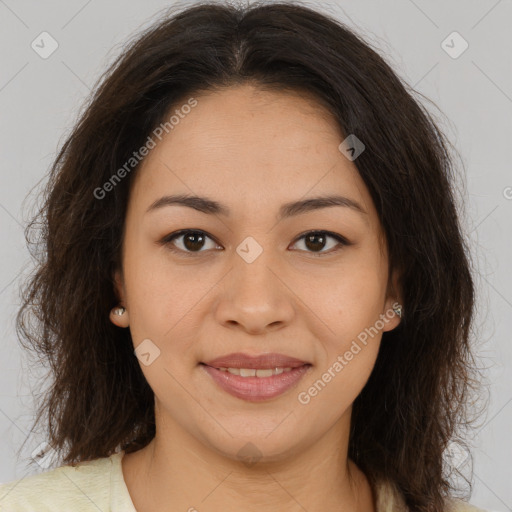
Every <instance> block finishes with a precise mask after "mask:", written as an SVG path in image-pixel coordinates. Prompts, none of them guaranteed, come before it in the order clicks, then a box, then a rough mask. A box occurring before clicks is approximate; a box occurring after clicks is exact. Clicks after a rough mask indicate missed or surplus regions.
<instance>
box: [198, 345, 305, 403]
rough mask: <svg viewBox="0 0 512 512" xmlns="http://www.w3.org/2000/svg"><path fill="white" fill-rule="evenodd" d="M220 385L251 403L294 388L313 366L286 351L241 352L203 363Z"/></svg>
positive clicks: (233, 394) (203, 366) (221, 387)
mask: <svg viewBox="0 0 512 512" xmlns="http://www.w3.org/2000/svg"><path fill="white" fill-rule="evenodd" d="M201 366H202V368H203V369H204V371H205V372H206V373H207V374H208V375H209V376H210V377H211V378H212V379H213V381H214V382H215V383H216V384H217V386H218V387H219V388H220V389H222V390H224V391H226V392H227V393H229V394H230V395H232V396H235V397H237V398H240V399H242V400H247V401H250V402H261V401H264V400H269V399H271V398H275V397H277V396H279V395H281V394H283V393H285V392H286V391H288V390H289V389H291V388H293V387H295V386H296V385H297V384H298V382H299V381H300V380H301V379H302V378H303V377H304V375H306V373H308V371H309V370H310V368H311V367H312V365H311V364H310V363H308V362H306V361H302V360H300V359H296V358H294V357H290V356H286V355H283V354H275V353H271V354H262V355H259V356H251V355H248V354H242V353H240V352H238V353H234V354H228V355H226V356H222V357H218V358H216V359H212V360H210V361H208V362H206V363H201Z"/></svg>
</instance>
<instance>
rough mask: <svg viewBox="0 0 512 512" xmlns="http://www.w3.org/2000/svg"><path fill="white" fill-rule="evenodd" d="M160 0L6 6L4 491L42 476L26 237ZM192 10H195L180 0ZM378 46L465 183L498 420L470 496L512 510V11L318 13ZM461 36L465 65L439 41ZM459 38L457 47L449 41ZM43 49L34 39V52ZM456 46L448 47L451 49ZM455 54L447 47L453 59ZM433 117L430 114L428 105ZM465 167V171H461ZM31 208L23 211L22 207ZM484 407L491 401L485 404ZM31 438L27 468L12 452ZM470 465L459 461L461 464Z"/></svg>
mask: <svg viewBox="0 0 512 512" xmlns="http://www.w3.org/2000/svg"><path fill="white" fill-rule="evenodd" d="M172 3H173V2H169V1H163V0H160V1H159V0H144V1H139V2H136V1H133V0H132V1H130V2H127V1H123V2H122V1H120V0H109V1H108V2H105V1H104V2H99V1H98V0H89V1H87V0H67V1H64V0H60V1H58V0H53V1H46V2H41V1H36V0H0V40H1V45H0V55H1V60H0V62H1V66H0V109H1V110H0V112H1V114H0V115H1V123H0V131H1V133H0V140H1V141H2V143H1V146H0V152H1V157H0V169H1V175H0V176H1V183H2V185H1V189H0V230H1V240H2V242H1V244H0V258H1V260H0V261H1V267H0V319H1V323H0V325H1V329H2V338H1V339H2V357H1V358H0V482H7V481H10V480H13V479H15V478H21V477H22V476H24V475H27V474H32V473H38V472H40V471H41V470H42V467H41V466H38V465H37V464H35V463H34V464H32V465H28V461H29V460H30V455H31V453H32V451H33V450H34V449H35V448H36V447H37V446H38V445H39V444H40V443H41V442H42V441H43V440H44V433H39V434H35V433H32V434H29V432H28V429H29V428H30V426H31V419H32V415H33V411H34V407H33V399H32V398H31V388H33V387H36V389H39V388H38V386H39V384H36V383H37V382H38V381H37V378H39V377H40V375H41V373H40V372H39V373H38V371H37V368H36V371H35V372H34V371H32V372H29V369H28V364H27V359H26V355H25V353H24V352H23V351H22V350H21V348H20V347H19V345H18V342H17V340H16V335H15V332H14V315H15V313H16V308H17V306H18V303H19V298H18V291H17V290H18V285H19V283H20V279H21V278H22V277H23V276H24V275H25V274H26V272H27V268H26V265H27V264H28V263H29V261H30V260H29V255H28V250H27V248H26V246H25V243H24V238H23V226H24V225H25V223H26V221H27V219H28V218H29V217H30V214H31V211H32V204H33V200H34V197H33V195H32V196H30V197H29V198H28V199H27V200H25V198H26V196H27V194H28V193H29V192H30V190H31V189H32V187H33V186H34V185H35V184H36V183H38V182H39V181H40V180H43V182H44V178H45V175H46V172H47V171H48V168H49V166H50V164H51V162H52V160H53V159H54V157H55V155H56V151H57V149H58V148H59V147H60V145H61V144H62V143H63V142H64V140H65V136H66V134H67V133H69V130H70V129H71V127H72V126H73V123H74V122H75V121H76V119H77V116H78V112H79V108H80V106H81V105H82V102H83V101H84V100H85V98H86V97H87V95H88V94H89V92H90V88H91V87H92V86H93V84H94V83H95V82H96V80H97V79H98V77H99V76H100V74H101V73H102V72H103V71H104V70H105V68H106V66H107V64H108V63H110V62H112V61H113V60H115V58H116V55H118V54H119V53H120V52H121V51H122V44H123V42H124V41H126V39H127V38H128V37H130V36H132V35H134V34H135V33H136V32H137V30H138V29H140V28H143V27H147V26H149V25H150V24H151V23H152V22H153V21H155V20H156V19H157V18H158V15H159V13H160V12H161V10H162V9H163V8H166V7H168V6H170V5H172ZM182 3H189V4H190V3H193V2H182ZM310 4H311V5H317V6H319V7H321V8H323V9H324V10H325V11H327V12H329V13H333V14H335V15H336V16H337V17H339V18H341V19H342V20H343V21H345V22H346V23H347V24H348V25H349V26H351V27H355V28H356V30H357V31H358V32H359V33H361V34H362V35H363V36H365V37H366V38H367V40H369V41H370V42H371V43H372V44H373V45H374V47H376V48H377V49H378V50H379V51H380V53H381V54H383V55H385V56H386V57H387V60H388V62H390V63H391V65H392V66H393V67H394V69H395V70H396V72H397V73H398V74H399V75H400V76H401V77H402V78H403V79H404V80H406V81H407V82H408V83H409V84H410V85H412V86H413V87H414V88H415V89H416V90H417V91H419V92H421V93H422V94H424V95H425V96H427V97H428V98H430V99H431V100H432V101H433V102H434V103H435V104H437V105H438V107H439V109H440V111H437V110H435V109H434V108H433V107H429V109H430V110H431V111H432V112H433V113H434V115H435V117H436V119H437V120H438V122H439V123H440V125H441V128H442V129H443V130H444V131H445V132H446V134H447V136H448V137H449V139H450V140H451V141H452V142H453V144H454V145H455V147H456V148H457V150H458V151H459V153H460V154H461V156H462V161H461V163H460V167H461V168H462V171H461V172H464V169H465V172H466V183H467V190H466V201H467V210H466V214H465V215H464V222H465V226H466V229H467V231H468V232H469V233H470V243H471V249H472V251H473V254H474V258H475V261H476V263H477V266H478V272H479V275H478V276H477V285H478V289H479V296H478V316H477V322H476V327H477V329H478V331H477V332H478V355H479V357H480V361H481V364H482V366H485V367H486V368H487V372H486V376H487V379H488V381H489V397H490V398H489V409H488V413H487V415H486V416H485V417H484V418H483V419H482V420H481V423H480V425H479V427H478V429H477V431H476V432H475V434H474V436H473V437H472V439H471V443H472V446H473V450H472V451H473V456H474V477H473V481H474V492H473V495H472V498H471V502H472V503H474V504H475V505H478V506H480V507H482V508H486V509H487V510H500V511H505V510H512V486H511V485H510V484H511V483H512V477H511V470H510V457H511V455H512V438H511V435H510V434H511V430H512V429H511V425H512V386H511V384H512V364H511V363H512V343H510V332H511V330H512V320H511V318H512V314H511V313H512V291H511V290H512V273H511V272H510V270H509V266H508V265H509V264H508V263H507V262H509V261H510V260H511V259H512V244H511V243H510V240H509V234H510V233H511V232H512V175H511V172H510V169H511V168H510V145H511V144H510V143H511V141H512V138H511V135H512V133H511V132H512V116H511V114H512V71H511V70H512V66H511V53H512V52H511V51H512V32H511V31H510V28H509V27H510V25H511V22H512V3H511V1H510V0H498V1H497V0H481V1H468V0H450V1H441V0H436V1H429V2H427V1H426V0H414V1H413V0H394V1H392V0H386V1H380V2H379V1H376V0H374V1H369V0H364V1H362V0H357V1H356V0H347V1H338V2H334V1H332V2H310ZM43 31H47V32H49V33H50V34H51V36H52V37H53V38H54V39H55V40H56V41H57V42H58V45H59V46H58V49H57V50H56V51H55V52H54V53H53V54H52V55H51V56H50V57H48V58H47V59H43V58H41V57H40V56H39V55H38V54H37V53H36V52H35V51H34V50H33V49H32V47H31V43H32V41H34V40H36V38H38V36H39V34H41V32H43ZM453 31H457V32H459V33H460V34H461V36H462V37H463V38H464V39H465V40H466V41H467V42H468V44H469V47H468V49H467V50H466V51H465V52H464V53H462V54H461V55H460V56H458V57H457V58H452V56H450V55H448V53H447V52H446V51H445V49H444V48H446V46H442V42H443V41H444V40H445V39H446V38H447V36H448V35H449V34H451V33H452V32H453ZM452 41H453V42H452ZM36 42H37V41H36ZM461 44H462V42H461V40H457V39H453V37H452V38H451V39H450V38H449V39H448V40H447V42H446V43H445V45H450V46H452V48H451V50H449V51H451V52H452V54H453V52H459V51H460V50H461V49H462V46H461ZM446 49H448V48H446ZM427 106H428V104H427ZM462 166H463V167H462ZM24 200H25V202H23V201H24ZM484 399H486V397H484ZM27 438H28V440H27V442H26V445H25V449H24V450H23V452H22V458H21V459H17V457H16V450H17V449H18V448H19V447H20V446H21V444H22V443H23V441H25V440H26V439H27ZM464 457H465V455H464V454H461V453H458V454H457V453H455V455H453V454H452V458H454V459H455V460H456V461H458V462H461V461H462V460H463V459H464Z"/></svg>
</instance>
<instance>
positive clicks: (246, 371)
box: [217, 368, 292, 377]
mask: <svg viewBox="0 0 512 512" xmlns="http://www.w3.org/2000/svg"><path fill="white" fill-rule="evenodd" d="M217 369H218V370H220V371H222V372H229V373H232V374H233V375H240V377H272V375H280V374H281V373H283V372H290V371H291V370H292V369H291V368H264V369H263V368H258V369H255V368H217Z"/></svg>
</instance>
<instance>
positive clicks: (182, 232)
mask: <svg viewBox="0 0 512 512" xmlns="http://www.w3.org/2000/svg"><path fill="white" fill-rule="evenodd" d="M189 233H194V234H200V235H205V236H206V237H207V238H210V239H211V240H213V241H214V242H215V243H217V242H216V241H215V239H214V238H213V237H211V236H210V235H208V233H206V232H205V231H202V230H200V229H182V230H180V231H177V232H176V233H171V234H170V235H167V236H165V237H164V238H163V239H162V240H161V242H160V243H162V244H163V245H165V246H167V248H168V249H169V250H170V251H172V252H175V253H179V254H181V255H185V256H195V255H196V254H200V253H204V252H208V250H206V251H203V250H199V251H186V250H183V249H178V248H177V247H176V246H175V245H174V244H173V243H172V242H173V240H175V239H176V238H179V237H181V236H183V235H186V234H189ZM311 234H315V235H318V234H321V235H326V236H328V237H331V238H334V239H335V240H337V241H338V243H339V245H338V246H337V247H336V248H335V249H330V250H329V251H325V252H313V251H304V252H307V253H309V254H311V255H313V256H316V257H322V256H325V255H328V254H332V253H335V252H338V251H339V250H341V249H342V248H343V247H345V246H349V245H352V244H351V243H350V242H349V241H348V240H347V239H346V238H344V237H342V236H341V235H338V234H337V233H333V232H331V231H325V230H317V231H315V230H313V231H307V232H306V233H303V234H302V235H300V236H299V237H298V238H296V239H295V241H294V242H293V245H295V244H296V243H297V242H298V241H300V240H302V239H303V238H305V237H306V236H307V235H311ZM219 245H220V244H219Z"/></svg>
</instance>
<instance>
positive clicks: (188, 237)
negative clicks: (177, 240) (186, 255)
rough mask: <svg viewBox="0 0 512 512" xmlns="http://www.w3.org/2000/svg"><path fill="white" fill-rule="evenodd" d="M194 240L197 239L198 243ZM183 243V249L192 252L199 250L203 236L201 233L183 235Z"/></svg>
mask: <svg viewBox="0 0 512 512" xmlns="http://www.w3.org/2000/svg"><path fill="white" fill-rule="evenodd" d="M194 238H196V239H199V240H200V241H199V242H197V241H195V242H194ZM191 241H192V242H191ZM190 242H191V243H190ZM183 243H184V245H185V247H186V248H187V249H189V250H192V251H193V250H194V249H201V247H202V245H203V243H204V236H203V235H202V234H201V233H189V234H188V235H185V238H184V242H183ZM194 244H195V245H194Z"/></svg>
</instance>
